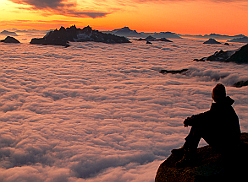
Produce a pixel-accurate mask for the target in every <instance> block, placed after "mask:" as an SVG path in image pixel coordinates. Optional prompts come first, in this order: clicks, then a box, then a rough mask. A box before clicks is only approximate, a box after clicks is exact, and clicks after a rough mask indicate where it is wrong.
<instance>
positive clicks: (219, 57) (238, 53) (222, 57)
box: [194, 44, 248, 64]
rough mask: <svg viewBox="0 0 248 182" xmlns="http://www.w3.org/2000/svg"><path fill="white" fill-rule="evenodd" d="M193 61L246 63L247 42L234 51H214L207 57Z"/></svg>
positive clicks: (247, 60)
mask: <svg viewBox="0 0 248 182" xmlns="http://www.w3.org/2000/svg"><path fill="white" fill-rule="evenodd" d="M194 61H223V62H235V63H239V64H240V63H248V44H246V45H244V46H243V47H241V48H240V49H238V50H234V51H223V50H220V51H216V52H215V53H214V54H213V55H211V56H209V57H203V58H201V59H194Z"/></svg>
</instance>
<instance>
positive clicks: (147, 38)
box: [145, 35, 156, 41]
mask: <svg viewBox="0 0 248 182" xmlns="http://www.w3.org/2000/svg"><path fill="white" fill-rule="evenodd" d="M145 40H146V41H154V40H156V38H154V37H153V36H151V35H149V36H148V37H146V38H145Z"/></svg>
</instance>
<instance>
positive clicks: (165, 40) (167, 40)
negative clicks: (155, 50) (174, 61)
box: [160, 38, 173, 42]
mask: <svg viewBox="0 0 248 182" xmlns="http://www.w3.org/2000/svg"><path fill="white" fill-rule="evenodd" d="M160 41H164V42H173V41H171V40H169V39H166V38H161V39H160Z"/></svg>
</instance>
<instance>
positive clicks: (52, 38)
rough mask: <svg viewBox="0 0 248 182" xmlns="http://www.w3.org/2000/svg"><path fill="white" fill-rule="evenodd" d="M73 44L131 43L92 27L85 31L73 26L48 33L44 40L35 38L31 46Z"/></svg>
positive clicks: (123, 38)
mask: <svg viewBox="0 0 248 182" xmlns="http://www.w3.org/2000/svg"><path fill="white" fill-rule="evenodd" d="M69 41H71V42H86V41H94V42H103V43H131V42H130V41H129V40H128V39H127V38H126V37H120V36H117V35H113V34H105V33H102V32H99V31H98V30H92V28H91V27H90V26H87V27H85V28H83V29H80V28H76V26H75V25H74V26H71V27H70V28H66V29H65V28H64V27H61V28H60V29H59V30H57V29H55V30H53V31H50V32H48V33H47V34H46V35H45V36H44V37H43V38H34V39H32V40H31V42H30V44H42V45H62V46H69V44H68V43H69Z"/></svg>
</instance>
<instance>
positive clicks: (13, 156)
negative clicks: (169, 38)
mask: <svg viewBox="0 0 248 182" xmlns="http://www.w3.org/2000/svg"><path fill="white" fill-rule="evenodd" d="M173 41H174V42H172V43H168V42H153V44H152V45H146V44H145V42H139V41H133V43H131V44H114V45H111V44H103V43H93V42H85V43H70V44H71V46H70V47H68V48H63V47H60V46H41V45H30V44H28V43H22V44H4V43H2V44H0V181H2V182H14V181H28V182H29V181H30V182H31V181H32V182H33V181H36V182H39V181H42V182H43V181H45V182H74V181H75V182H93V181H101V182H109V181H118V182H126V181H130V182H140V181H148V182H151V181H154V178H155V175H156V170H157V168H158V167H159V165H160V164H161V163H162V162H163V161H164V160H165V159H166V158H167V157H168V156H169V155H170V150H171V149H173V148H176V147H180V146H181V145H182V144H183V143H184V137H185V136H186V135H187V133H188V131H189V129H190V128H184V127H183V124H182V122H183V120H184V119H185V118H186V117H188V116H191V115H192V114H197V113H199V112H203V111H206V110H208V109H209V107H210V105H211V103H212V99H211V91H212V88H213V87H214V86H215V85H216V84H217V83H219V82H221V83H223V84H225V85H226V89H227V93H228V95H229V96H230V97H231V98H233V99H234V100H235V104H234V108H235V110H236V112H237V114H238V116H239V118H240V124H241V130H242V132H248V112H247V108H248V96H247V93H248V87H242V88H235V87H232V84H234V83H235V82H237V81H240V80H248V65H245V64H243V65H238V64H235V63H220V62H194V61H192V60H193V59H195V58H198V59H199V58H201V57H203V56H209V55H211V54H213V53H214V52H215V51H219V50H220V49H223V50H233V49H237V48H239V47H241V46H242V45H243V44H233V45H230V46H225V45H203V44H202V43H203V41H199V40H189V39H182V40H173ZM162 69H167V70H180V69H189V70H188V71H187V72H185V73H184V74H161V73H159V71H160V70H162ZM202 145H205V143H204V141H203V142H202V143H201V144H200V146H202Z"/></svg>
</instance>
